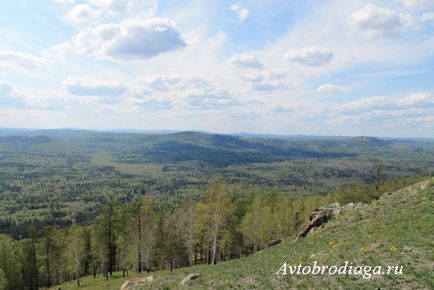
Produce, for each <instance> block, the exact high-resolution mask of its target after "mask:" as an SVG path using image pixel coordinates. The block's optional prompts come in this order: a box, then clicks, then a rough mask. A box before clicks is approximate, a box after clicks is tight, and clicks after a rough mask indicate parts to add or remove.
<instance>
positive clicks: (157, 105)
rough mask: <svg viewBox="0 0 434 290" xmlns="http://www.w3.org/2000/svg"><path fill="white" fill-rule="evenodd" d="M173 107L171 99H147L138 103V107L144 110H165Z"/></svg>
mask: <svg viewBox="0 0 434 290" xmlns="http://www.w3.org/2000/svg"><path fill="white" fill-rule="evenodd" d="M171 107H172V103H171V102H170V101H169V100H159V99H146V100H139V101H138V102H137V103H136V108H138V109H140V110H143V111H163V110H169V109H170V108H171Z"/></svg>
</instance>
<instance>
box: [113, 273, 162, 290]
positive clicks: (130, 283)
mask: <svg viewBox="0 0 434 290" xmlns="http://www.w3.org/2000/svg"><path fill="white" fill-rule="evenodd" d="M152 281H154V277H153V276H147V277H140V278H134V279H130V280H127V281H125V283H124V284H122V286H121V289H120V290H130V289H134V288H136V287H141V286H144V285H146V284H148V283H151V282H152Z"/></svg>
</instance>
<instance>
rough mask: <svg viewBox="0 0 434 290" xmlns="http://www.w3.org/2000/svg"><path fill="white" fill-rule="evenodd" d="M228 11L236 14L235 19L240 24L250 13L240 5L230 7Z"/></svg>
mask: <svg viewBox="0 0 434 290" xmlns="http://www.w3.org/2000/svg"><path fill="white" fill-rule="evenodd" d="M229 9H230V10H232V11H234V12H235V13H236V14H237V18H238V21H239V22H240V23H241V22H243V21H244V20H246V18H247V16H249V13H250V11H249V9H247V8H244V7H243V6H242V5H241V4H240V3H236V4H233V5H231V6H230V7H229Z"/></svg>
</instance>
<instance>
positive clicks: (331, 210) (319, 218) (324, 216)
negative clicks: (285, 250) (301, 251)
mask: <svg viewBox="0 0 434 290" xmlns="http://www.w3.org/2000/svg"><path fill="white" fill-rule="evenodd" d="M364 206H366V204H364V203H362V202H356V203H353V202H351V203H348V204H346V205H344V206H341V205H340V204H339V203H338V202H335V203H332V204H330V205H328V206H325V207H320V208H316V209H315V210H314V211H313V212H312V213H311V214H310V216H309V221H308V222H307V223H306V224H305V225H303V226H302V227H301V228H300V229H299V230H298V232H297V235H296V236H295V240H298V239H299V238H302V237H306V236H308V235H311V234H312V233H314V232H316V231H318V230H319V229H321V228H323V227H324V224H325V223H327V222H328V221H329V220H330V219H332V218H334V217H336V216H337V215H339V214H340V213H342V212H343V211H347V210H355V209H358V208H361V207H364Z"/></svg>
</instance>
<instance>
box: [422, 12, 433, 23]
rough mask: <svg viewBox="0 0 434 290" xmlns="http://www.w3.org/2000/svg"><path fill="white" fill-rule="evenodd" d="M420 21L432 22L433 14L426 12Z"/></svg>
mask: <svg viewBox="0 0 434 290" xmlns="http://www.w3.org/2000/svg"><path fill="white" fill-rule="evenodd" d="M420 19H421V20H422V21H433V20H434V12H426V13H423V14H422V17H421V18H420Z"/></svg>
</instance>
